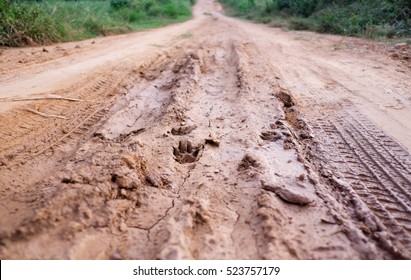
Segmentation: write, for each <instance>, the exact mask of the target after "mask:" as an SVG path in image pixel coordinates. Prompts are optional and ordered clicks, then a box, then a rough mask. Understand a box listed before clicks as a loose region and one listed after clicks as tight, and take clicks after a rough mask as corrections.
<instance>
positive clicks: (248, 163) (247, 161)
mask: <svg viewBox="0 0 411 280" xmlns="http://www.w3.org/2000/svg"><path fill="white" fill-rule="evenodd" d="M253 167H254V168H258V167H260V164H259V163H258V161H257V159H256V158H254V157H253V156H251V155H249V154H246V155H245V156H244V157H243V159H242V160H241V162H240V164H239V165H238V171H244V170H247V169H250V168H253Z"/></svg>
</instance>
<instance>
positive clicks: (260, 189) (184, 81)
mask: <svg viewBox="0 0 411 280" xmlns="http://www.w3.org/2000/svg"><path fill="white" fill-rule="evenodd" d="M197 2H198V5H199V6H200V7H203V8H205V10H202V11H209V10H210V11H216V8H215V7H214V6H213V5H214V4H213V2H212V1H197ZM201 14H202V15H203V13H201ZM201 23H203V24H201V26H202V28H198V30H192V32H193V33H192V36H190V37H189V38H185V39H184V40H183V39H181V38H180V39H179V40H176V41H174V43H173V44H171V45H169V46H163V47H162V48H161V50H156V52H153V53H149V54H151V55H145V56H144V57H145V58H144V59H142V60H141V61H138V60H137V59H134V58H133V59H130V61H129V62H127V61H126V60H122V61H121V63H122V64H121V67H114V68H113V65H111V66H110V67H108V68H107V69H105V70H104V69H103V70H102V72H98V73H100V75H99V76H93V75H92V74H90V76H87V77H85V79H84V80H83V81H82V82H79V84H78V85H77V86H76V87H72V88H69V89H66V90H62V91H61V92H58V94H61V95H62V96H70V97H76V98H78V99H82V100H84V101H83V102H71V103H69V101H67V100H58V101H57V100H53V102H46V101H39V102H37V101H36V103H35V104H34V105H33V103H30V104H28V105H27V106H30V107H29V108H32V107H31V106H38V107H36V108H35V109H36V110H37V111H39V112H45V113H50V114H52V113H53V114H55V115H62V116H65V117H66V118H67V119H50V118H44V117H42V116H40V115H34V114H31V113H29V112H26V111H24V112H23V111H20V110H16V111H12V112H10V113H8V114H6V115H4V114H3V115H1V118H2V120H1V121H2V124H3V123H4V124H6V126H5V129H4V130H3V131H1V132H0V133H1V134H0V135H1V139H2V142H1V143H0V145H1V147H2V148H3V149H2V150H1V151H2V159H1V163H0V179H1V182H2V183H3V182H4V185H6V187H4V188H2V189H0V191H1V196H0V214H1V216H2V219H1V220H0V240H1V242H0V257H1V258H2V259H394V258H408V259H409V258H410V247H409V216H410V215H409V214H410V213H409V207H410V205H409V201H410V200H409V191H410V190H409V185H410V184H409V183H410V174H409V170H410V155H409V152H407V151H406V149H404V148H403V147H402V146H401V145H399V144H398V143H397V142H396V141H395V140H393V139H392V138H391V137H389V136H387V134H386V133H384V132H383V131H381V130H380V129H379V128H378V127H377V126H376V125H375V124H373V123H372V122H370V121H369V120H368V119H367V118H366V117H365V116H364V115H363V114H361V113H360V112H358V111H356V109H355V107H350V106H348V105H349V102H346V103H337V104H327V105H328V107H327V106H324V107H322V105H323V103H321V102H322V99H321V98H318V96H316V95H315V94H313V95H312V96H314V98H313V99H314V100H311V99H310V98H309V97H312V96H311V91H310V92H309V94H308V93H306V92H304V93H305V94H307V96H305V97H306V98H297V97H299V96H300V95H299V94H300V92H299V89H300V88H299V87H291V86H287V85H286V83H284V82H283V80H285V79H286V78H287V77H286V76H284V75H281V73H283V71H288V69H285V68H281V67H280V66H281V63H284V60H281V59H279V60H275V62H276V63H273V61H272V57H271V56H270V55H273V57H274V58H275V57H276V56H275V55H276V54H277V53H282V52H286V51H287V49H286V48H285V49H283V50H278V47H277V46H276V45H275V44H274V43H273V45H271V43H272V41H270V40H268V39H270V38H269V37H267V38H266V37H264V38H265V39H267V40H268V41H267V42H269V43H267V42H266V41H264V42H261V41H259V39H258V38H257V37H258V36H254V37H253V36H251V35H252V34H253V32H251V31H256V30H257V31H259V32H260V31H261V30H262V29H255V28H250V27H249V26H246V25H243V24H245V23H242V22H237V21H236V20H233V19H227V18H225V17H224V16H221V15H218V14H216V15H215V17H210V16H205V15H203V17H202V18H201ZM239 26H241V27H244V29H241V31H239ZM252 26H253V27H254V25H252ZM271 31H272V29H269V32H271ZM261 32H262V31H261ZM264 32H266V31H264ZM279 36H280V37H281V36H284V35H281V34H280V35H279ZM272 37H274V38H275V40H277V37H276V36H272ZM273 40H274V39H273ZM275 40H274V41H275ZM282 40H284V38H282ZM287 42H289V44H288V45H287V46H288V47H293V46H295V45H294V43H295V42H294V41H287ZM267 50H270V51H271V52H268V51H267ZM287 59H289V57H288V56H287ZM299 59H302V58H299ZM278 67H280V68H278ZM294 70H295V71H297V70H300V68H298V69H297V70H296V69H294ZM96 73H97V72H96ZM262 73H264V74H262ZM94 74H95V73H94ZM298 78H299V79H301V76H298ZM319 84H321V83H319ZM307 102H312V103H309V105H311V107H309V108H310V109H313V110H314V112H311V111H312V110H307V109H306V107H304V105H306V103H307ZM317 102H318V103H319V105H318V106H320V107H316V105H315V104H316V103H317ZM301 104H302V105H301ZM347 104H348V105H347ZM24 106H26V105H24ZM333 106H335V107H333ZM51 108H52V109H53V110H51ZM327 108H332V109H330V111H327ZM100 109H101V110H100ZM3 121H4V122H3ZM13 121H14V124H15V125H13ZM19 126H21V127H20V128H19ZM12 140H14V141H12ZM34 147H36V148H34Z"/></svg>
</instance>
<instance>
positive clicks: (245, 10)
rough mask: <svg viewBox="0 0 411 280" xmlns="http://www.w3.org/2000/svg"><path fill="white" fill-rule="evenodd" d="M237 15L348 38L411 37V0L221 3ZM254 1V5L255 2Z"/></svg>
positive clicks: (245, 0) (233, 0)
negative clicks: (281, 22) (268, 17)
mask: <svg viewBox="0 0 411 280" xmlns="http://www.w3.org/2000/svg"><path fill="white" fill-rule="evenodd" d="M220 2H222V3H223V4H225V5H226V7H230V8H231V9H232V10H233V11H234V14H235V15H237V16H243V17H246V18H253V19H255V20H257V21H261V20H260V19H262V18H264V19H266V18H267V16H270V17H271V18H272V19H273V21H274V22H275V23H276V25H277V24H278V18H281V19H283V21H284V22H286V24H284V25H286V26H287V27H289V28H296V29H311V30H315V31H319V32H329V33H337V34H344V35H357V36H369V37H380V36H383V37H392V36H407V35H408V36H409V35H411V19H410V18H411V0H381V1H376V0H259V1H257V0H255V1H249V0H220ZM251 2H252V3H251Z"/></svg>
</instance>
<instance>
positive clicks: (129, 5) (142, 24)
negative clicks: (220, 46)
mask: <svg viewBox="0 0 411 280" xmlns="http://www.w3.org/2000/svg"><path fill="white" fill-rule="evenodd" d="M194 2H195V1H193V0H0V45H4V46H22V45H31V44H35V43H37V44H44V43H50V42H56V41H70V40H81V39H85V38H90V37H95V36H99V35H109V34H117V33H124V32H127V31H131V30H138V29H143V28H150V27H156V26H161V25H165V24H167V23H171V22H177V21H182V20H185V19H188V18H189V17H190V16H191V5H192V4H194Z"/></svg>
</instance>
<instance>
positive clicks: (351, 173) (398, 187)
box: [314, 110, 411, 251]
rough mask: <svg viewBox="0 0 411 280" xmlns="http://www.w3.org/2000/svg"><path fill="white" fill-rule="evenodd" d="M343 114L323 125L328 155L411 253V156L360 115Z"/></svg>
mask: <svg viewBox="0 0 411 280" xmlns="http://www.w3.org/2000/svg"><path fill="white" fill-rule="evenodd" d="M343 113H344V115H343ZM343 113H341V114H339V115H337V116H336V117H334V118H330V117H327V119H325V118H324V117H321V118H318V119H317V122H316V123H317V125H316V126H314V128H315V129H316V130H317V132H319V135H320V138H322V139H321V140H323V141H324V143H325V149H326V151H325V153H326V154H327V155H328V156H329V158H331V159H332V164H333V165H334V167H335V168H336V169H338V170H339V171H340V172H341V173H342V174H343V176H344V179H345V180H346V181H348V182H349V183H350V187H351V188H353V189H354V190H355V192H356V193H357V194H358V196H359V197H360V198H361V199H362V200H363V201H364V202H365V203H366V205H367V206H368V207H369V209H370V210H371V211H372V212H373V213H374V214H375V216H376V217H377V218H378V220H380V221H381V223H382V224H383V225H384V226H385V229H386V230H387V231H388V232H390V233H391V234H392V235H393V236H395V238H394V239H397V240H399V242H400V243H401V245H399V247H402V246H403V247H405V250H407V251H411V195H410V172H409V169H407V166H408V162H409V160H410V158H411V157H410V154H409V153H408V152H407V151H406V150H405V149H404V148H402V147H401V146H400V145H399V144H397V143H396V142H395V140H393V139H391V138H390V137H389V136H387V135H385V134H384V133H383V132H382V131H380V130H379V129H378V128H377V127H375V125H373V124H372V123H371V122H370V121H368V120H367V119H366V118H365V117H364V116H362V115H361V114H360V113H359V112H356V111H353V110H344V111H343ZM391 147H394V148H395V149H391ZM397 247H398V246H397Z"/></svg>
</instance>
